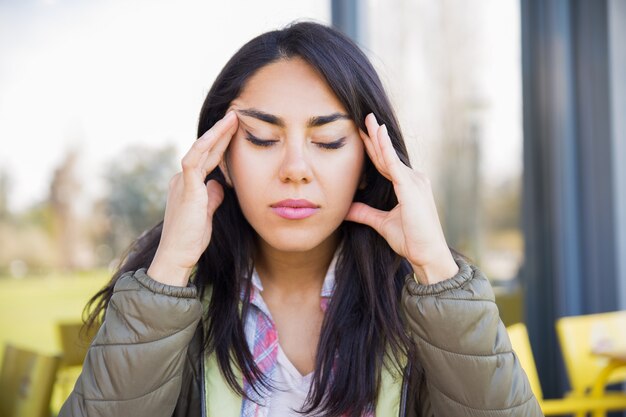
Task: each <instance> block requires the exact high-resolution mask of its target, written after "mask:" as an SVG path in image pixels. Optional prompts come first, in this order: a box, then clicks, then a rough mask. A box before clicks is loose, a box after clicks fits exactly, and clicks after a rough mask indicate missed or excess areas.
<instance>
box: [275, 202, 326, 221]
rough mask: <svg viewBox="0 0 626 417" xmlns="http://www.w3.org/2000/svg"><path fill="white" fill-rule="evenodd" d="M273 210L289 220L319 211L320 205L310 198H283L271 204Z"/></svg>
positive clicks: (298, 218)
mask: <svg viewBox="0 0 626 417" xmlns="http://www.w3.org/2000/svg"><path fill="white" fill-rule="evenodd" d="M271 207H272V211H274V213H276V214H277V215H278V216H280V217H282V218H284V219H288V220H301V219H305V218H307V217H310V216H312V215H314V214H315V213H317V212H318V211H319V209H320V208H319V206H318V205H317V204H314V203H312V202H310V201H308V200H291V199H289V200H282V201H279V202H278V203H274V204H272V205H271Z"/></svg>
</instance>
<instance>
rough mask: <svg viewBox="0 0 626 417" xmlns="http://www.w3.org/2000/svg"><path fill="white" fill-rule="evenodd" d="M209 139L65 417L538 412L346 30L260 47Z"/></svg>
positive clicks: (488, 300) (224, 102)
mask: <svg viewBox="0 0 626 417" xmlns="http://www.w3.org/2000/svg"><path fill="white" fill-rule="evenodd" d="M198 135H199V136H200V138H199V139H198V140H197V141H196V142H195V143H194V144H193V145H192V146H191V148H190V149H189V151H188V152H187V154H186V155H185V156H184V158H183V159H182V172H180V173H178V174H177V175H175V176H174V177H173V178H172V180H171V182H170V188H169V192H168V197H167V205H166V210H165V217H164V220H163V222H162V223H161V224H159V225H157V226H156V227H155V228H154V229H152V230H150V231H149V232H147V233H146V234H145V235H144V236H142V237H141V238H140V239H138V241H137V242H136V243H135V244H134V246H133V248H132V251H131V253H130V255H129V256H128V258H127V259H126V261H125V262H124V263H123V265H122V266H121V267H120V269H119V271H118V272H117V273H116V274H115V275H114V277H113V279H112V281H111V282H110V284H109V285H108V286H107V287H106V288H104V289H103V290H102V291H100V292H99V293H98V294H97V295H96V296H95V297H94V298H93V299H92V302H95V303H96V308H95V310H94V311H93V312H92V315H91V317H90V319H91V322H92V323H93V322H94V321H95V320H97V319H98V318H99V317H100V313H102V312H103V311H105V310H106V314H105V318H104V322H103V324H102V327H101V328H100V330H99V333H98V335H97V336H96V339H95V340H94V342H93V344H92V346H91V347H90V349H89V352H88V355H87V358H86V360H85V364H84V368H83V373H82V374H81V376H80V378H79V380H78V382H77V384H76V386H75V388H74V391H73V392H72V394H71V395H70V397H69V398H68V400H67V401H66V403H65V404H64V406H63V409H62V410H61V414H60V415H61V416H82V415H89V416H105V415H106V416H108V415H111V416H113V415H126V416H150V417H155V416H172V415H174V416H207V415H208V416H239V415H241V416H287V415H290V416H296V415H301V414H307V415H324V416H339V415H348V416H365V415H374V414H375V415H377V416H391V415H402V416H456V415H464V416H492V415H523V416H534V415H536V416H539V415H541V412H540V410H539V407H538V405H537V402H536V400H535V398H534V397H533V395H532V392H531V391H530V388H529V385H528V382H527V380H526V377H525V375H524V373H523V371H522V370H521V368H520V366H519V363H518V361H517V359H516V358H515V355H514V353H513V352H512V351H511V346H510V343H509V340H508V337H507V335H506V331H505V329H504V327H503V325H502V323H501V322H500V319H499V316H498V311H497V308H496V306H495V304H494V303H493V294H492V292H491V288H490V286H489V283H488V281H487V280H486V278H485V277H484V276H483V274H482V273H481V272H480V271H479V270H478V269H477V268H476V267H475V266H473V265H470V264H469V263H468V262H467V261H466V260H465V259H464V258H463V257H462V256H460V255H458V254H456V253H455V252H453V251H451V250H450V249H449V248H448V246H447V244H446V241H445V238H444V235H443V233H442V229H441V225H440V223H439V219H438V217H437V211H436V208H435V204H434V200H433V196H432V192H431V189H430V184H429V182H428V179H427V178H426V177H425V176H424V175H422V174H420V173H418V172H416V171H414V170H412V169H411V168H410V164H409V160H408V156H407V151H406V148H405V145H404V142H403V139H402V134H401V132H400V129H399V125H398V122H397V120H396V118H395V115H394V113H393V110H392V108H391V105H390V103H389V100H388V99H387V96H386V94H385V92H384V90H383V87H382V85H381V82H380V80H379V78H378V76H377V74H376V72H375V70H374V69H373V68H372V66H371V64H370V63H369V61H368V60H367V58H366V57H365V56H364V55H363V53H362V52H361V51H360V50H359V48H358V47H357V46H356V45H355V44H354V43H352V42H351V41H350V40H349V39H348V38H347V37H345V36H344V35H342V34H341V33H339V32H337V31H335V30H334V29H331V28H329V27H326V26H323V25H319V24H316V23H311V22H300V23H296V24H293V25H291V26H289V27H287V28H285V29H283V30H278V31H272V32H268V33H265V34H263V35H260V36H258V37H257V38H255V39H253V40H251V41H250V42H248V43H247V44H246V45H244V46H243V47H242V48H241V49H240V50H239V51H238V52H237V53H236V54H235V55H234V56H233V57H232V58H231V59H230V61H229V62H228V63H227V64H226V66H225V67H224V69H223V70H222V72H221V73H220V75H219V76H218V77H217V79H216V81H215V82H214V84H213V87H212V88H211V90H210V91H209V93H208V95H207V98H206V100H205V102H204V105H203V107H202V111H201V114H200V122H199V128H198ZM279 336H280V337H279ZM299 412H300V413H301V414H299Z"/></svg>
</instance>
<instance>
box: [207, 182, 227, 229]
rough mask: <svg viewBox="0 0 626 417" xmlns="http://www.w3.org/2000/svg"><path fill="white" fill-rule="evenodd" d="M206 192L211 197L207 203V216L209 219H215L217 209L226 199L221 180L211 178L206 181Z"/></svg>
mask: <svg viewBox="0 0 626 417" xmlns="http://www.w3.org/2000/svg"><path fill="white" fill-rule="evenodd" d="M206 192H207V195H208V197H209V201H208V204H207V218H208V220H209V221H211V220H212V219H213V214H214V213H215V210H217V208H218V207H219V206H220V204H222V201H223V200H224V189H223V188H222V186H221V185H220V183H219V182H217V181H215V180H209V181H208V182H207V183H206Z"/></svg>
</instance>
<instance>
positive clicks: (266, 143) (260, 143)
mask: <svg viewBox="0 0 626 417" xmlns="http://www.w3.org/2000/svg"><path fill="white" fill-rule="evenodd" d="M246 140H247V141H248V142H250V143H252V144H253V145H256V146H262V147H264V148H267V147H269V146H272V145H273V144H274V143H276V142H278V141H277V140H264V139H259V138H257V137H254V136H252V134H251V133H250V132H247V135H246Z"/></svg>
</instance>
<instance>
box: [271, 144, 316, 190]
mask: <svg viewBox="0 0 626 417" xmlns="http://www.w3.org/2000/svg"><path fill="white" fill-rule="evenodd" d="M305 142H306V141H304V140H299V141H296V140H291V141H288V144H287V146H285V151H284V153H283V155H282V161H281V165H280V172H279V174H278V175H279V176H280V180H281V181H282V182H294V183H305V184H308V183H309V182H311V180H312V178H313V171H312V170H311V163H310V161H309V155H308V154H307V151H306V145H304V143H305Z"/></svg>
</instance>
